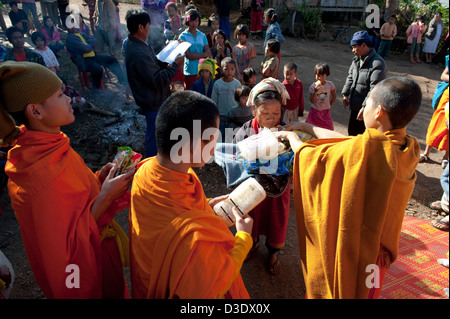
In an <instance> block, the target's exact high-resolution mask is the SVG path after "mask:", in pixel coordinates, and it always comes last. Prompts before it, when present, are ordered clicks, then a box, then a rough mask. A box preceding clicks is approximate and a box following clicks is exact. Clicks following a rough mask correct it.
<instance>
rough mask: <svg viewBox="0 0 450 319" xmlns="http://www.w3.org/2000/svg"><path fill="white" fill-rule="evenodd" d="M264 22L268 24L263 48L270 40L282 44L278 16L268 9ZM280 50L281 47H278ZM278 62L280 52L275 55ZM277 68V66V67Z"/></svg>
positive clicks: (282, 39)
mask: <svg viewBox="0 0 450 319" xmlns="http://www.w3.org/2000/svg"><path fill="white" fill-rule="evenodd" d="M264 20H265V21H266V23H267V24H268V27H267V30H266V37H265V40H264V47H266V45H267V42H268V41H269V40H270V39H276V40H278V42H280V45H281V44H282V43H283V42H284V36H283V34H282V33H281V28H280V25H279V24H278V15H277V12H276V11H275V10H274V9H272V8H270V9H267V10H266V12H264ZM280 48H281V46H280ZM277 57H278V62H279V63H281V51H280V52H278V53H277ZM278 67H279V65H278ZM276 79H278V69H277V76H276Z"/></svg>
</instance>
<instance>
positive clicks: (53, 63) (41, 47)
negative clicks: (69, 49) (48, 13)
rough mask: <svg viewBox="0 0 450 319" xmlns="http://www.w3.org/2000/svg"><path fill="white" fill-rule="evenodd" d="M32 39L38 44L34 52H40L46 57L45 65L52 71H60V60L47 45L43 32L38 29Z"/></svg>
mask: <svg viewBox="0 0 450 319" xmlns="http://www.w3.org/2000/svg"><path fill="white" fill-rule="evenodd" d="M31 41H32V42H33V44H34V45H35V46H36V48H35V49H34V52H36V53H39V54H40V55H41V56H42V58H43V59H44V63H45V66H46V67H47V68H49V69H50V70H51V71H52V72H54V73H56V72H58V73H59V62H58V59H57V58H56V56H55V54H54V53H53V51H52V50H51V49H50V48H49V47H48V46H46V45H45V36H44V34H43V33H42V32H40V31H36V32H33V33H32V34H31Z"/></svg>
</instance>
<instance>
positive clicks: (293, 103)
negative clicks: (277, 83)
mask: <svg viewBox="0 0 450 319" xmlns="http://www.w3.org/2000/svg"><path fill="white" fill-rule="evenodd" d="M297 72H298V71H297V64H295V63H294V62H288V63H286V64H285V65H284V68H283V74H284V81H283V85H284V86H285V87H286V90H287V91H288V93H289V96H290V99H288V100H287V102H286V105H283V107H282V111H283V117H282V119H283V122H284V123H286V124H289V123H291V122H297V121H298V117H299V116H303V104H304V103H303V83H302V82H301V81H300V80H299V79H298V78H297V74H298V73H297Z"/></svg>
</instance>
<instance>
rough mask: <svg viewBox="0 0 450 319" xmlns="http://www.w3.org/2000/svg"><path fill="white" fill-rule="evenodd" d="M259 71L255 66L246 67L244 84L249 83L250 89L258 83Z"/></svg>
mask: <svg viewBox="0 0 450 319" xmlns="http://www.w3.org/2000/svg"><path fill="white" fill-rule="evenodd" d="M256 77H257V73H256V71H255V69H254V68H246V69H245V70H244V75H243V80H244V85H247V86H248V87H249V88H250V89H253V87H254V86H255V85H256Z"/></svg>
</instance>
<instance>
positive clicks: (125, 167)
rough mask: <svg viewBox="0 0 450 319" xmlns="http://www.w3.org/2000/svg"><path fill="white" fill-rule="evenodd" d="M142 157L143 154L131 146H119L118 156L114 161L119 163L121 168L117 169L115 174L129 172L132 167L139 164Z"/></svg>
mask: <svg viewBox="0 0 450 319" xmlns="http://www.w3.org/2000/svg"><path fill="white" fill-rule="evenodd" d="M141 159H142V155H141V154H139V153H136V152H134V151H133V150H132V149H131V147H128V146H121V147H118V148H117V153H116V156H115V157H114V160H113V163H114V164H117V165H118V166H119V168H118V169H117V171H116V174H115V175H114V177H115V176H119V175H120V174H123V173H126V172H128V171H129V170H130V169H132V168H134V167H136V166H137V164H138V163H139V161H140V160H141Z"/></svg>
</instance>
